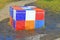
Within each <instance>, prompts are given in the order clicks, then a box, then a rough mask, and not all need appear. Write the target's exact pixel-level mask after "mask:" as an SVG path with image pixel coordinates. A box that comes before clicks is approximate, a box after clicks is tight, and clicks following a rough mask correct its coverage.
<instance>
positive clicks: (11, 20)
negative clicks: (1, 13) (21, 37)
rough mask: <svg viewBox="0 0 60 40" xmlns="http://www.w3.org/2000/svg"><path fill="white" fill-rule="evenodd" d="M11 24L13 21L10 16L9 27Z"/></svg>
mask: <svg viewBox="0 0 60 40" xmlns="http://www.w3.org/2000/svg"><path fill="white" fill-rule="evenodd" d="M12 24H13V19H12V17H11V16H10V25H11V26H12Z"/></svg>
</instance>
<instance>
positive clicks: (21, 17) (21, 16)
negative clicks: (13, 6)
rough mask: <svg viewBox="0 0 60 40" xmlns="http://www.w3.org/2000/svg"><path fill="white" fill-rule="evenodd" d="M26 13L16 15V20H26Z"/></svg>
mask: <svg viewBox="0 0 60 40" xmlns="http://www.w3.org/2000/svg"><path fill="white" fill-rule="evenodd" d="M25 16H26V13H16V20H25Z"/></svg>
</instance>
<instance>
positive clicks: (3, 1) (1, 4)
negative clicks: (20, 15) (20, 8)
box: [0, 0, 16, 9]
mask: <svg viewBox="0 0 60 40" xmlns="http://www.w3.org/2000/svg"><path fill="white" fill-rule="evenodd" d="M13 1H16V0H0V9H2V8H3V7H4V6H5V5H6V4H8V3H10V2H13Z"/></svg>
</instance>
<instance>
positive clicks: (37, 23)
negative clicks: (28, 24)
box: [35, 20, 44, 28]
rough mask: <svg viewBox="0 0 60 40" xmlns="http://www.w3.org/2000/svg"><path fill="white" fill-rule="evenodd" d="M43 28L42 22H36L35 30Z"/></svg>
mask: <svg viewBox="0 0 60 40" xmlns="http://www.w3.org/2000/svg"><path fill="white" fill-rule="evenodd" d="M43 26H44V20H36V21H35V28H42V27H43Z"/></svg>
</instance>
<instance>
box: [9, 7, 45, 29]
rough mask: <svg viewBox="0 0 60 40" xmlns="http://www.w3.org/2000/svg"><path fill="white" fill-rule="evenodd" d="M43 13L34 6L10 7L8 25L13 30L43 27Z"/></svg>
mask: <svg viewBox="0 0 60 40" xmlns="http://www.w3.org/2000/svg"><path fill="white" fill-rule="evenodd" d="M44 14H45V11H44V10H42V9H39V8H37V7H35V6H13V7H10V25H11V26H12V27H13V28H14V29H15V30H31V29H36V28H42V27H43V26H44Z"/></svg>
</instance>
